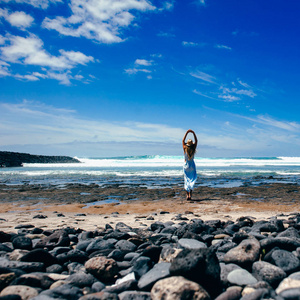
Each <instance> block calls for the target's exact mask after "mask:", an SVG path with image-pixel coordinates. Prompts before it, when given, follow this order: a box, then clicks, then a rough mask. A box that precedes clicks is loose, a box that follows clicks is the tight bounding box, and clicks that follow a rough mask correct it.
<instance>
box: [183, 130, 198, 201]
mask: <svg viewBox="0 0 300 300" xmlns="http://www.w3.org/2000/svg"><path fill="white" fill-rule="evenodd" d="M189 133H192V134H193V135H194V139H195V142H194V143H193V141H192V140H191V139H189V140H187V142H185V139H186V137H187V135H188V134H189ZM197 143H198V140H197V136H196V134H195V132H194V131H193V130H191V129H189V130H188V131H187V132H186V133H185V135H184V137H183V140H182V147H183V152H184V159H185V164H184V166H183V172H184V189H185V190H186V200H192V193H193V189H194V185H195V182H196V179H197V173H196V165H195V162H194V155H195V152H196V148H197Z"/></svg>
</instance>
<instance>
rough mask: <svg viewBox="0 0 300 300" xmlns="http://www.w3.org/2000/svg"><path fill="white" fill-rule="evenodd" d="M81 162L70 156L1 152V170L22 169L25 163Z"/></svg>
mask: <svg viewBox="0 0 300 300" xmlns="http://www.w3.org/2000/svg"><path fill="white" fill-rule="evenodd" d="M79 162H80V161H79V160H77V159H75V158H72V157H69V156H46V155H32V154H27V153H19V152H7V151H0V168H1V167H2V168H4V167H21V166H22V164H23V163H31V164H32V163H42V164H46V163H79Z"/></svg>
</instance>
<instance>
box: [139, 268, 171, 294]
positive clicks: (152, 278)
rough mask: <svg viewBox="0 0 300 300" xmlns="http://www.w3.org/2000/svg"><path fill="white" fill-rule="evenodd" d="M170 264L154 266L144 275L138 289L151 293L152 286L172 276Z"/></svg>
mask: <svg viewBox="0 0 300 300" xmlns="http://www.w3.org/2000/svg"><path fill="white" fill-rule="evenodd" d="M170 266H171V264H170V263H159V264H156V265H154V267H153V268H152V269H151V270H150V271H149V272H147V273H146V274H144V275H143V276H142V277H141V278H140V280H139V282H138V287H139V289H141V290H146V291H150V289H151V288H152V286H153V285H154V284H155V283H156V282H157V281H158V280H160V279H163V278H166V277H168V276H170Z"/></svg>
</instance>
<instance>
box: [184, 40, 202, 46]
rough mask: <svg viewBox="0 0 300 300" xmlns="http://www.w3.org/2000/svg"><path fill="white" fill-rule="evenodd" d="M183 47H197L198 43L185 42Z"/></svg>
mask: <svg viewBox="0 0 300 300" xmlns="http://www.w3.org/2000/svg"><path fill="white" fill-rule="evenodd" d="M182 45H183V46H186V47H195V46H198V43H194V42H186V41H183V42H182Z"/></svg>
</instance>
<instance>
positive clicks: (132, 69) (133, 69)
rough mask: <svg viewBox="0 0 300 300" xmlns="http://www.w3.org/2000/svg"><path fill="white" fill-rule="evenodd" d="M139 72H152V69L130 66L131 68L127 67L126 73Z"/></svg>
mask: <svg viewBox="0 0 300 300" xmlns="http://www.w3.org/2000/svg"><path fill="white" fill-rule="evenodd" d="M139 72H142V73H151V71H150V70H147V69H137V68H130V69H125V73H127V74H129V75H131V74H137V73H139Z"/></svg>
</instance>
